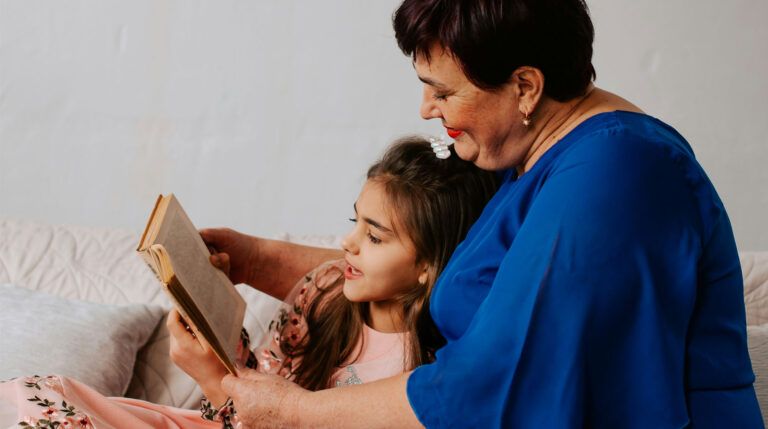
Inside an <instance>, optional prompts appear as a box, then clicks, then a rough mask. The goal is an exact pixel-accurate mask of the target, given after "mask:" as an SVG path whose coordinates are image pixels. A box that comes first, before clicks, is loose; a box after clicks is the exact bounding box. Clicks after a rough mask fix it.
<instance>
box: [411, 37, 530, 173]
mask: <svg viewBox="0 0 768 429" xmlns="http://www.w3.org/2000/svg"><path fill="white" fill-rule="evenodd" d="M414 68H415V69H416V73H417V75H418V77H419V80H421V81H422V82H424V95H423V99H422V102H421V109H420V113H421V117H423V118H424V119H440V120H441V121H442V122H443V125H444V126H445V128H446V131H447V133H448V135H449V136H450V137H452V138H453V139H454V140H455V141H456V143H455V147H456V153H458V155H459V157H461V159H464V160H467V161H471V162H473V163H474V164H475V165H477V166H478V167H480V168H482V169H484V170H501V169H505V168H510V167H514V166H517V165H520V164H522V162H523V161H524V159H525V156H526V154H527V152H528V150H529V146H530V142H528V143H526V142H525V141H526V140H527V139H525V135H526V129H525V126H523V125H522V114H521V113H520V111H519V109H518V101H517V100H518V95H517V88H518V87H517V85H516V84H514V83H508V84H506V85H505V86H503V87H502V88H500V89H498V90H496V91H493V92H491V91H486V90H483V89H480V88H478V87H477V86H475V85H474V84H472V82H470V81H469V79H467V77H466V76H465V75H464V72H463V71H462V70H461V66H460V65H459V63H458V62H456V61H455V60H454V58H453V57H452V56H451V55H450V53H449V52H447V51H444V50H443V49H442V48H440V47H433V48H432V49H431V50H430V60H429V61H427V59H426V58H424V56H417V58H416V61H415V62H414Z"/></svg>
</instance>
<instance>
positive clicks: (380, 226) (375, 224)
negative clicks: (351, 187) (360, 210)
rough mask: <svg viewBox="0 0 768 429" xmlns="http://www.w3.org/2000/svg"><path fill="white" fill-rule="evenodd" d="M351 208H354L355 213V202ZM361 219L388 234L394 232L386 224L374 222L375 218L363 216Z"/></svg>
mask: <svg viewBox="0 0 768 429" xmlns="http://www.w3.org/2000/svg"><path fill="white" fill-rule="evenodd" d="M352 208H354V209H355V214H357V203H355V204H353V205H352ZM363 221H364V222H365V223H367V224H369V225H371V226H372V227H374V228H376V229H378V230H380V231H382V232H386V233H388V234H394V232H393V231H392V230H391V229H389V228H387V227H386V226H384V225H382V224H380V223H378V222H376V221H375V220H373V219H371V218H369V217H363Z"/></svg>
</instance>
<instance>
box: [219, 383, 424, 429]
mask: <svg viewBox="0 0 768 429" xmlns="http://www.w3.org/2000/svg"><path fill="white" fill-rule="evenodd" d="M409 375H410V373H405V374H401V375H398V376H395V377H391V378H386V379H383V380H378V381H374V382H371V383H365V384H359V385H351V386H344V387H340V388H332V389H325V390H320V391H317V392H310V391H308V390H304V389H302V388H301V387H299V386H297V385H296V384H294V383H292V382H290V381H288V380H286V379H284V378H282V377H279V376H274V375H267V374H260V373H257V372H256V371H250V370H249V371H244V372H241V374H240V376H239V377H234V376H231V375H228V376H226V377H224V380H223V381H222V387H223V389H224V391H225V392H226V393H227V394H228V395H229V396H231V397H232V399H233V400H234V403H235V407H236V408H237V415H238V417H239V418H240V419H241V420H242V421H243V424H244V425H245V426H246V427H249V428H261V427H264V428H267V427H270V428H271V427H295V428H302V427H313V428H359V427H365V428H390V427H397V428H421V427H422V425H421V423H419V420H418V419H417V418H416V415H415V414H414V413H413V410H412V409H411V406H410V404H409V402H408V398H407V396H406V390H405V388H406V384H407V382H408V376H409Z"/></svg>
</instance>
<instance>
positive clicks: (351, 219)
mask: <svg viewBox="0 0 768 429" xmlns="http://www.w3.org/2000/svg"><path fill="white" fill-rule="evenodd" d="M347 220H348V221H350V222H352V223H357V219H355V218H353V217H351V218H349V219H347Z"/></svg>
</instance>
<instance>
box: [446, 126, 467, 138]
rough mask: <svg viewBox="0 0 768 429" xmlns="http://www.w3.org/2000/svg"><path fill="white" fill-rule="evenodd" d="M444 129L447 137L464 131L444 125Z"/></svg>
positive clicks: (456, 135)
mask: <svg viewBox="0 0 768 429" xmlns="http://www.w3.org/2000/svg"><path fill="white" fill-rule="evenodd" d="M445 131H446V132H447V133H448V137H450V138H452V139H455V138H456V137H458V136H460V135H462V134H463V133H464V131H461V130H454V129H453V128H448V127H445Z"/></svg>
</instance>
